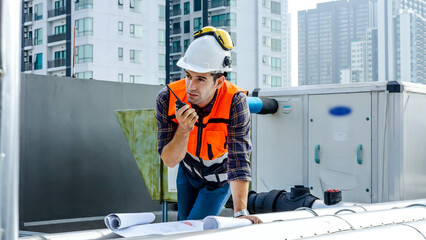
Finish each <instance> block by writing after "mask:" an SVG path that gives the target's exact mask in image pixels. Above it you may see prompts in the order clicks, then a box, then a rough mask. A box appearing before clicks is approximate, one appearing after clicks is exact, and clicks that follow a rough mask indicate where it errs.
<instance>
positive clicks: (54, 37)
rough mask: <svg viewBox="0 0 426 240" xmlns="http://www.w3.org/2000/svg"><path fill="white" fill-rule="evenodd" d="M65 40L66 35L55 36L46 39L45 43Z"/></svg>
mask: <svg viewBox="0 0 426 240" xmlns="http://www.w3.org/2000/svg"><path fill="white" fill-rule="evenodd" d="M65 39H66V34H65V33H62V34H55V35H50V36H48V37H47V43H52V42H58V41H62V40H65Z"/></svg>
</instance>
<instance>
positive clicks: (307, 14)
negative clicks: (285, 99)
mask: <svg viewBox="0 0 426 240" xmlns="http://www.w3.org/2000/svg"><path fill="white" fill-rule="evenodd" d="M376 11H377V3H376V1H375V0H340V1H335V2H326V3H320V4H317V8H316V9H311V10H306V11H299V13H298V36H299V46H298V53H299V54H298V55H299V67H298V69H299V85H309V84H327V83H340V82H341V79H342V73H346V71H345V69H349V71H351V70H350V69H351V67H352V66H351V64H352V62H351V57H352V53H351V46H352V41H358V40H360V39H364V41H365V39H366V34H367V31H368V29H369V28H374V27H376V26H377V14H376ZM365 54H367V55H368V54H370V53H365ZM365 54H364V55H365ZM363 61H364V59H363ZM364 65H365V64H364ZM357 67H358V66H357ZM342 70H343V71H342ZM362 71H365V70H362ZM354 74H355V75H356V76H358V75H359V74H361V75H364V72H362V73H361V72H359V69H357V70H354ZM343 75H344V76H347V74H343ZM351 77H352V73H351ZM360 78H364V77H362V76H361V77H360ZM345 79H347V77H345Z"/></svg>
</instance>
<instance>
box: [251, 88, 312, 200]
mask: <svg viewBox="0 0 426 240" xmlns="http://www.w3.org/2000/svg"><path fill="white" fill-rule="evenodd" d="M273 98H274V99H276V100H277V101H278V105H279V110H278V112H277V113H275V114H272V115H258V116H257V125H256V129H257V147H256V148H257V156H256V159H257V175H256V178H257V191H258V192H262V191H269V190H272V189H287V190H290V188H291V187H292V186H294V185H297V184H303V183H304V179H303V176H304V174H303V134H304V128H303V126H304V125H303V97H302V96H289V97H273ZM289 109H290V110H289Z"/></svg>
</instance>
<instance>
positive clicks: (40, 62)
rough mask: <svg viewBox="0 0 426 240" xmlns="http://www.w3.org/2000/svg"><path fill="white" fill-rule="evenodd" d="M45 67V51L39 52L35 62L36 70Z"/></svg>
mask: <svg viewBox="0 0 426 240" xmlns="http://www.w3.org/2000/svg"><path fill="white" fill-rule="evenodd" d="M42 68H43V53H37V54H36V57H35V62H34V70H39V69H42Z"/></svg>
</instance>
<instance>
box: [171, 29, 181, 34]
mask: <svg viewBox="0 0 426 240" xmlns="http://www.w3.org/2000/svg"><path fill="white" fill-rule="evenodd" d="M170 33H171V34H181V33H182V28H172V29H171V31H170Z"/></svg>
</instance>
